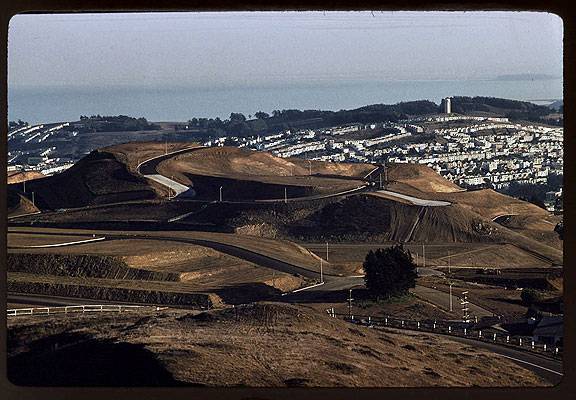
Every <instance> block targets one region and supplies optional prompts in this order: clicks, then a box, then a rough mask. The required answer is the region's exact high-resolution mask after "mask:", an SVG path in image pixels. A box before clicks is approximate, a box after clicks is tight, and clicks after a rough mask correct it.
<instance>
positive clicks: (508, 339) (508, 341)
mask: <svg viewBox="0 0 576 400" xmlns="http://www.w3.org/2000/svg"><path fill="white" fill-rule="evenodd" d="M506 343H510V336H509V335H506Z"/></svg>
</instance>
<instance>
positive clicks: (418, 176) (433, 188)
mask: <svg viewBox="0 0 576 400" xmlns="http://www.w3.org/2000/svg"><path fill="white" fill-rule="evenodd" d="M386 169H387V174H388V180H389V181H397V182H401V183H404V184H407V185H410V186H412V187H414V188H416V189H418V190H420V191H422V192H433V193H453V192H460V191H462V190H463V189H462V188H461V187H460V186H458V185H456V184H455V183H453V182H450V181H449V180H447V179H444V178H442V177H441V176H440V175H439V174H437V173H436V171H434V170H433V169H432V168H430V167H427V166H425V165H421V164H390V165H388V166H387V167H386Z"/></svg>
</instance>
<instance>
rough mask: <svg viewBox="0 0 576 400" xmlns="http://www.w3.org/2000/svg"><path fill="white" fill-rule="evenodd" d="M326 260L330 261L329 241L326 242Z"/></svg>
mask: <svg viewBox="0 0 576 400" xmlns="http://www.w3.org/2000/svg"><path fill="white" fill-rule="evenodd" d="M326 262H328V242H326Z"/></svg>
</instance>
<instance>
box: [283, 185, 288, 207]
mask: <svg viewBox="0 0 576 400" xmlns="http://www.w3.org/2000/svg"><path fill="white" fill-rule="evenodd" d="M284 203H285V204H286V203H288V191H287V189H286V188H284Z"/></svg>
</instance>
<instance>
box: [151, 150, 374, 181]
mask: <svg viewBox="0 0 576 400" xmlns="http://www.w3.org/2000/svg"><path fill="white" fill-rule="evenodd" d="M162 164H164V166H165V167H167V168H173V169H180V168H182V169H184V170H186V171H187V172H188V173H190V174H197V175H209V176H226V177H246V176H297V175H300V176H303V175H304V176H307V175H309V174H310V172H312V174H313V175H316V174H321V175H340V176H347V177H354V176H357V177H361V176H364V175H365V174H366V173H368V172H369V171H370V170H371V169H373V168H374V167H373V166H372V165H369V164H348V163H329V162H321V161H311V163H309V162H308V161H307V160H302V159H299V158H280V157H276V156H274V155H272V154H271V153H268V152H265V151H252V150H247V149H241V148H237V147H211V148H206V149H202V150H197V151H194V152H191V153H187V154H181V155H178V156H176V157H174V158H172V159H170V160H166V161H164V162H163V163H162ZM168 166H170V167H168Z"/></svg>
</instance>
